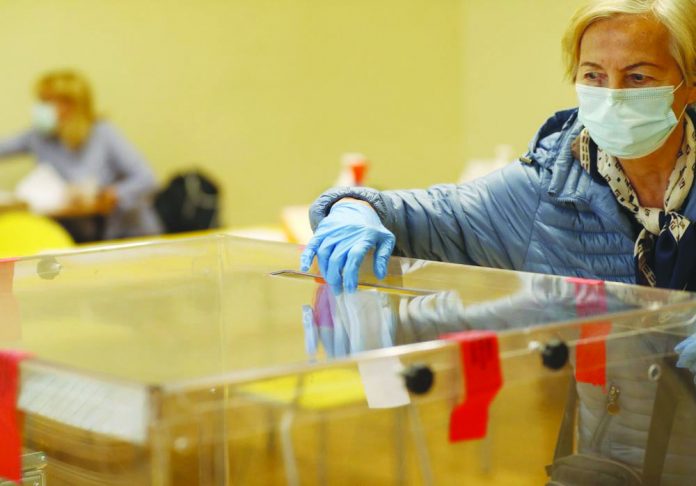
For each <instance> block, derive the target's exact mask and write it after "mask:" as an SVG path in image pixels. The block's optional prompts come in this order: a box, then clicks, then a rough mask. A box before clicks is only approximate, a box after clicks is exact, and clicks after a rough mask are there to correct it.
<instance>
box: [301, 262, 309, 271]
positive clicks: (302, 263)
mask: <svg viewBox="0 0 696 486" xmlns="http://www.w3.org/2000/svg"><path fill="white" fill-rule="evenodd" d="M300 272H309V265H307V264H306V263H304V262H301V263H300Z"/></svg>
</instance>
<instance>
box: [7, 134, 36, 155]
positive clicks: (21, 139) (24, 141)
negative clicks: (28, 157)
mask: <svg viewBox="0 0 696 486" xmlns="http://www.w3.org/2000/svg"><path fill="white" fill-rule="evenodd" d="M31 137H32V132H31V131H27V132H24V133H21V134H19V135H16V136H14V137H10V138H6V139H2V140H0V157H11V156H13V155H23V154H26V153H28V152H29V151H30V150H31V143H30V142H31Z"/></svg>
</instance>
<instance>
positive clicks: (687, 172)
mask: <svg viewBox="0 0 696 486" xmlns="http://www.w3.org/2000/svg"><path fill="white" fill-rule="evenodd" d="M685 118H686V122H685V130H684V141H683V143H682V147H681V149H680V150H679V153H678V154H677V163H676V164H675V166H674V170H673V171H672V174H671V175H670V178H669V182H668V184H667V190H666V191H665V196H664V209H662V208H649V207H643V206H641V205H640V202H639V200H638V196H637V195H636V192H635V190H634V189H633V186H632V185H631V183H630V181H629V180H628V177H627V176H626V174H625V173H624V171H623V169H622V168H621V164H620V163H619V161H618V160H617V159H616V157H613V156H611V155H609V154H607V153H605V152H604V151H602V150H601V149H599V148H597V146H596V145H595V144H594V143H593V142H592V140H591V139H590V134H589V133H588V131H587V129H584V130H583V131H582V132H581V133H580V136H579V137H578V139H577V140H576V141H575V143H576V144H577V145H576V148H578V149H579V159H580V164H581V165H582V167H583V169H585V170H586V171H587V172H588V173H590V174H592V172H593V170H596V171H597V173H598V174H599V175H600V176H601V177H602V178H603V179H604V180H605V181H606V182H607V184H608V185H609V187H610V188H611V190H612V191H613V192H614V196H615V197H616V200H617V201H618V202H619V204H621V205H622V206H623V207H624V208H626V209H627V210H628V211H630V212H631V213H632V214H633V216H634V217H635V219H636V221H637V222H638V223H639V224H640V225H642V227H643V229H642V230H641V231H640V234H639V235H638V238H637V239H636V243H635V247H634V250H633V256H634V258H635V263H636V281H637V282H638V283H639V284H641V285H649V286H651V287H663V288H670V289H679V290H696V225H695V224H694V223H692V222H691V221H689V220H688V219H687V218H686V217H684V216H683V215H682V214H679V211H680V210H681V209H682V206H683V205H684V202H685V201H686V198H687V197H688V195H689V192H690V191H691V186H692V184H693V182H694V172H695V170H696V131H695V130H694V125H693V123H692V121H691V119H690V118H689V117H688V116H686V117H685ZM593 151H596V159H595V160H596V166H594V163H593V159H594V157H592V155H593ZM629 163H630V162H629Z"/></svg>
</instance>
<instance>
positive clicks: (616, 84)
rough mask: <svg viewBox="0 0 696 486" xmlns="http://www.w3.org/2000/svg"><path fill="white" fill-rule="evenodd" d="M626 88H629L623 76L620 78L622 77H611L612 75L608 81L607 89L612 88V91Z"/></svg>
mask: <svg viewBox="0 0 696 486" xmlns="http://www.w3.org/2000/svg"><path fill="white" fill-rule="evenodd" d="M626 87H627V86H625V83H624V77H623V76H620V75H616V76H611V75H610V76H609V78H608V79H607V88H610V89H624V88H626Z"/></svg>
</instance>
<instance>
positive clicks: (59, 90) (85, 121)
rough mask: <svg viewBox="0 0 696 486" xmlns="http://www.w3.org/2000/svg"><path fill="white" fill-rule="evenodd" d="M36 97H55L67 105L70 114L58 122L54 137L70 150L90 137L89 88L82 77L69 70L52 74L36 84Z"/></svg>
mask: <svg viewBox="0 0 696 486" xmlns="http://www.w3.org/2000/svg"><path fill="white" fill-rule="evenodd" d="M36 95H37V96H38V97H39V98H54V99H59V100H61V101H66V102H68V103H70V104H71V105H72V107H73V111H72V113H71V115H70V118H69V119H68V120H65V121H64V122H62V123H60V126H59V127H58V132H57V135H58V137H59V138H60V139H61V141H62V142H63V143H65V144H66V145H67V146H68V147H70V148H73V149H75V148H78V147H80V146H81V145H82V144H83V143H84V142H85V140H87V137H89V134H90V131H91V130H92V125H93V124H94V122H95V121H96V116H95V114H94V105H93V99H92V89H91V88H90V85H89V82H88V81H87V79H85V77H84V76H82V75H80V74H79V73H77V72H75V71H72V70H68V69H66V70H60V71H52V72H49V73H46V74H44V75H43V76H41V78H39V80H38V82H37V83H36Z"/></svg>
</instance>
